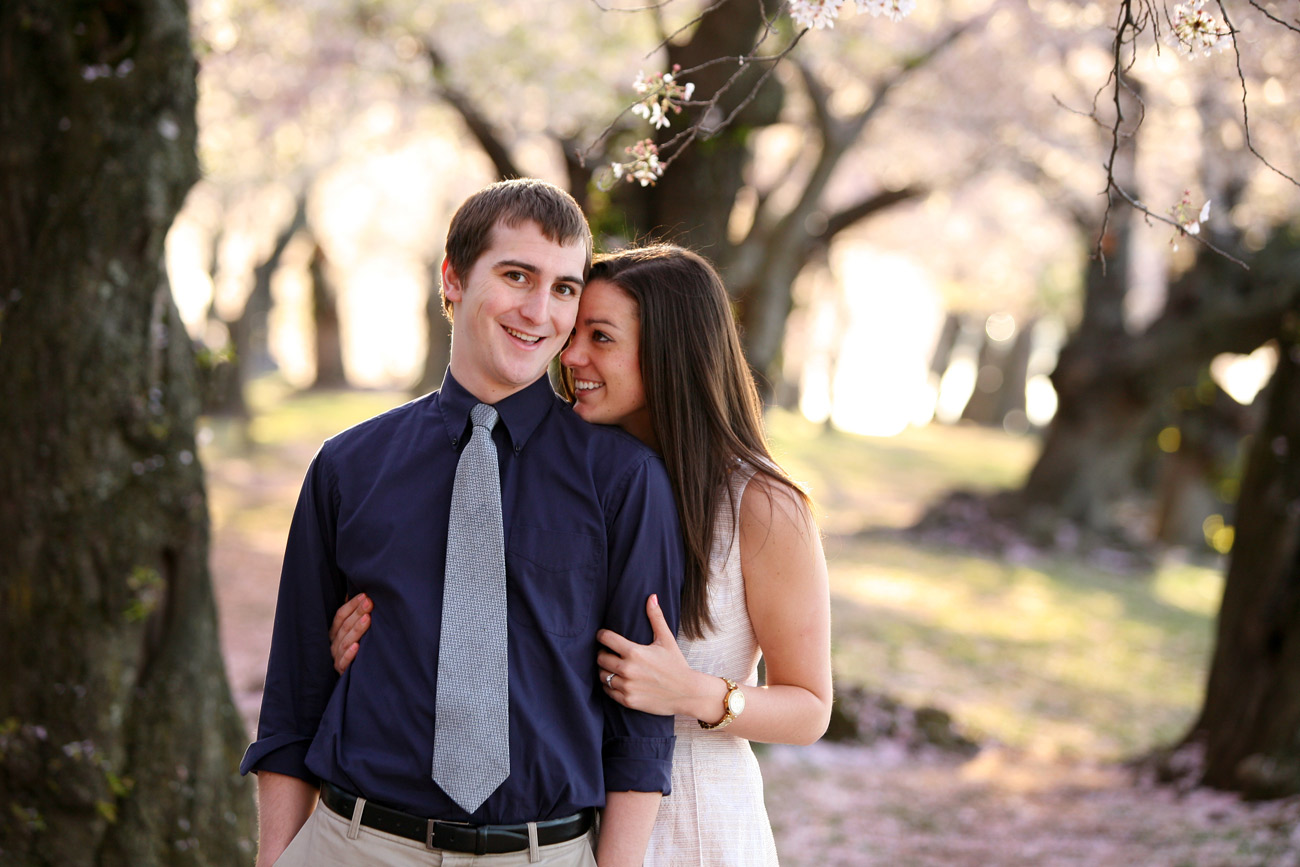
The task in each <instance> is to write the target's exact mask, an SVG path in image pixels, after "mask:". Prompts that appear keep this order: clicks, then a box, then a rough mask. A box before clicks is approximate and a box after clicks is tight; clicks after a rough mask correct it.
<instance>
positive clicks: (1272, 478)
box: [1186, 308, 1300, 798]
mask: <svg viewBox="0 0 1300 867" xmlns="http://www.w3.org/2000/svg"><path fill="white" fill-rule="evenodd" d="M1267 400H1268V409H1267V415H1266V416H1265V419H1264V423H1263V427H1262V428H1261V430H1259V431H1258V433H1257V434H1256V435H1255V438H1254V442H1253V445H1252V446H1251V450H1250V456H1249V458H1248V463H1247V468H1246V476H1245V478H1244V480H1243V482H1242V487H1241V499H1240V507H1239V510H1238V513H1237V524H1236V541H1235V543H1234V545H1233V549H1232V559H1231V562H1230V564H1229V566H1228V575H1227V581H1226V583H1225V586H1224V594H1223V606H1222V608H1221V609H1220V611H1219V620H1218V631H1217V638H1216V642H1215V648H1214V658H1213V661H1212V662H1211V665H1210V676H1209V683H1208V686H1207V688H1206V694H1205V704H1204V706H1203V707H1202V710H1201V714H1200V717H1199V719H1198V720H1197V721H1196V724H1195V725H1194V726H1193V727H1192V730H1191V732H1190V733H1189V734H1188V735H1187V738H1186V743H1189V744H1194V745H1198V746H1200V747H1201V748H1203V749H1204V756H1203V757H1204V770H1203V782H1204V783H1206V784H1207V785H1210V786H1213V787H1216V788H1221V789H1229V790H1232V791H1237V792H1242V793H1243V794H1245V795H1247V796H1248V797H1254V798H1269V797H1281V796H1284V795H1293V794H1297V793H1300V308H1297V310H1296V311H1295V312H1293V314H1292V315H1291V317H1290V322H1289V329H1288V333H1287V335H1286V337H1285V338H1284V340H1283V341H1282V346H1281V351H1280V352H1279V359H1278V366H1277V371H1276V372H1275V373H1274V375H1273V382H1272V384H1271V385H1270V387H1269V392H1268V395H1267Z"/></svg>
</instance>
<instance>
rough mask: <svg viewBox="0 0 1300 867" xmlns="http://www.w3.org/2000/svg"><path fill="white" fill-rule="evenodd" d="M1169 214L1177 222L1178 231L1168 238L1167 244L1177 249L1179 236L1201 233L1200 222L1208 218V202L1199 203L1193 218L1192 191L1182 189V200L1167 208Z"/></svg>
mask: <svg viewBox="0 0 1300 867" xmlns="http://www.w3.org/2000/svg"><path fill="white" fill-rule="evenodd" d="M1169 215H1170V216H1171V217H1173V218H1174V222H1175V223H1177V224H1178V231H1177V232H1175V233H1174V236H1173V237H1172V238H1170V239H1169V246H1170V247H1172V248H1173V249H1175V250H1177V249H1178V239H1179V238H1181V237H1182V236H1184V235H1199V234H1200V233H1201V224H1202V223H1204V222H1206V221H1208V220H1209V219H1210V203H1209V201H1208V200H1207V201H1206V203H1205V204H1204V205H1201V210H1200V213H1198V214H1197V215H1196V217H1195V218H1193V217H1192V191H1191V190H1183V199H1182V201H1180V202H1179V203H1178V204H1176V205H1174V206H1173V207H1172V208H1170V209H1169Z"/></svg>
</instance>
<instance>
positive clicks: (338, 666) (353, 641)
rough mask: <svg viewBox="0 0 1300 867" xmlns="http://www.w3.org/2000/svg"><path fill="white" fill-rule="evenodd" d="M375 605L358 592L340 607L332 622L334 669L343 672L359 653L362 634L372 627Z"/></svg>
mask: <svg viewBox="0 0 1300 867" xmlns="http://www.w3.org/2000/svg"><path fill="white" fill-rule="evenodd" d="M373 607H374V605H373V604H372V603H371V601H370V599H369V597H367V596H366V595H365V594H358V595H356V596H354V597H352V598H351V599H349V600H348V601H347V602H345V603H343V605H342V606H341V607H340V608H339V610H338V611H337V612H335V614H334V621H333V622H332V623H331V624H330V656H331V657H332V658H333V660H334V670H335V671H337V672H338V673H339V674H342V673H343V672H344V671H346V670H347V667H348V666H349V665H351V664H352V660H353V658H354V657H355V656H356V655H357V649H358V644H357V642H359V641H360V640H361V636H363V635H365V634H366V631H367V630H368V629H370V610H371V609H372V608H373Z"/></svg>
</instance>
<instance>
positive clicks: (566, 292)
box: [555, 283, 578, 297]
mask: <svg viewBox="0 0 1300 867" xmlns="http://www.w3.org/2000/svg"><path fill="white" fill-rule="evenodd" d="M555 292H556V294H558V295H563V296H565V297H571V296H573V295H577V294H578V290H577V289H575V288H574V287H572V286H570V285H568V284H567V283H561V284H560V285H558V286H556V287H555Z"/></svg>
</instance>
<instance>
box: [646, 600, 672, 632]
mask: <svg viewBox="0 0 1300 867" xmlns="http://www.w3.org/2000/svg"><path fill="white" fill-rule="evenodd" d="M645 613H646V616H647V617H649V618H650V628H651V629H652V630H654V634H655V644H676V643H677V636H676V635H674V634H673V630H672V628H671V627H669V625H668V621H667V620H665V619H664V612H663V609H661V608H660V607H659V595H658V594H656V593H651V594H650V598H649V599H647V600H646V601H645Z"/></svg>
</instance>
